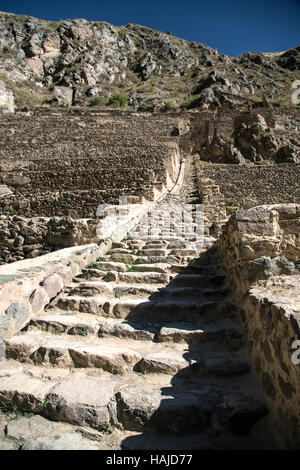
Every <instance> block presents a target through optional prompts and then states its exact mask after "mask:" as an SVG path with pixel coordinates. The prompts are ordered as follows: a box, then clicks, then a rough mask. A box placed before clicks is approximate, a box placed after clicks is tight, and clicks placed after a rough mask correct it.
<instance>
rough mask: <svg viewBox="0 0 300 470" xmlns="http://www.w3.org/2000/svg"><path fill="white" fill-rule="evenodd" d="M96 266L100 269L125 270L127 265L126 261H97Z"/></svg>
mask: <svg viewBox="0 0 300 470" xmlns="http://www.w3.org/2000/svg"><path fill="white" fill-rule="evenodd" d="M95 268H96V269H99V270H100V271H118V272H125V271H127V267H126V264H125V263H117V262H114V261H97V263H96V264H95Z"/></svg>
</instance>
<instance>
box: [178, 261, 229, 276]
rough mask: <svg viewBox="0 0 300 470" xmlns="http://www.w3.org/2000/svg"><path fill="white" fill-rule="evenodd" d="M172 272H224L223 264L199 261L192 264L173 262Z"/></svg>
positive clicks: (210, 273)
mask: <svg viewBox="0 0 300 470" xmlns="http://www.w3.org/2000/svg"><path fill="white" fill-rule="evenodd" d="M170 271H171V273H178V274H184V273H186V274H189V273H191V274H193V273H194V274H197V273H199V274H202V273H203V274H205V273H209V275H212V274H216V273H218V274H224V271H223V269H222V266H221V265H220V264H213V265H206V264H200V263H199V264H197V263H195V262H194V263H190V264H172V266H171V268H170Z"/></svg>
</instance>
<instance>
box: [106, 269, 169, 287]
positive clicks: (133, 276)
mask: <svg viewBox="0 0 300 470" xmlns="http://www.w3.org/2000/svg"><path fill="white" fill-rule="evenodd" d="M170 277H171V276H170V275H169V274H166V273H157V272H134V271H132V272H125V273H122V272H108V273H107V274H106V275H105V276H104V277H103V280H104V281H106V282H117V283H126V284H152V285H153V284H159V285H161V286H163V285H166V284H168V283H169V281H170Z"/></svg>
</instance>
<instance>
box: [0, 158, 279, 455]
mask: <svg viewBox="0 0 300 470" xmlns="http://www.w3.org/2000/svg"><path fill="white" fill-rule="evenodd" d="M171 199H172V202H174V203H178V202H180V203H181V204H182V203H187V202H188V203H199V202H200V201H199V200H198V198H197V189H196V181H195V170H194V167H193V162H192V160H191V161H189V162H188V164H187V166H186V177H185V181H184V184H183V186H182V187H181V189H180V193H179V194H177V195H175V196H172V198H171V197H170V196H166V197H165V199H164V201H162V202H164V203H166V202H168V203H170V201H171ZM168 210H169V211H170V209H165V211H168ZM171 212H172V210H171ZM152 215H153V220H152V222H153V223H154V229H155V230H156V233H154V234H153V233H152V231H151V229H153V225H152V226H151V227H150V226H149V225H145V224H141V225H140V227H139V228H138V229H139V233H140V236H139V237H138V238H135V239H133V238H131V237H128V239H126V240H123V241H122V242H120V243H114V244H113V246H112V249H111V250H110V252H109V253H107V255H106V256H104V257H103V258H101V259H99V260H98V261H97V263H96V264H95V265H91V266H88V267H87V268H86V269H84V270H83V272H82V274H81V275H80V276H77V277H76V278H74V279H73V282H72V284H71V285H69V286H68V287H67V288H65V289H64V291H63V292H62V293H61V294H60V295H59V296H58V298H56V299H55V300H54V301H53V302H52V304H51V305H50V306H48V308H47V309H46V310H45V311H44V312H43V313H42V314H41V315H40V316H39V317H37V318H35V319H34V320H32V321H31V322H30V324H29V325H28V326H27V327H26V328H25V329H24V330H23V331H22V332H21V333H20V334H18V335H16V336H14V337H13V338H11V339H9V340H7V341H6V348H7V359H8V361H7V363H6V364H4V365H2V366H1V367H0V376H1V380H0V404H2V409H3V406H4V407H5V406H7V407H9V406H10V404H11V403H13V406H14V407H16V408H17V409H18V410H19V411H21V412H32V413H35V414H39V415H41V416H44V417H45V418H47V419H50V420H51V422H55V421H56V422H65V423H69V424H71V425H72V429H75V430H76V432H77V431H78V429H81V433H82V432H83V431H82V429H85V431H84V432H85V434H84V435H85V436H87V437H88V436H89V435H90V436H91V435H92V436H93V433H95V432H96V431H100V432H102V433H106V434H103V436H104V437H103V439H102V441H101V442H100V443H98V444H97V445H98V448H103V449H104V448H105V449H107V448H115V449H121V448H122V449H186V450H192V449H247V448H250V449H251V448H252V449H261V448H270V447H273V443H272V439H271V433H270V427H269V423H268V410H267V409H266V407H265V405H264V403H263V401H262V399H261V396H260V392H259V389H258V388H257V385H256V381H255V379H254V377H253V375H252V372H251V370H250V366H249V357H248V351H247V349H246V347H245V344H244V342H243V335H242V330H241V326H240V317H241V313H240V312H239V311H238V309H237V308H236V306H235V304H234V302H233V299H232V296H231V292H230V289H229V286H228V285H227V283H226V279H225V276H224V273H223V271H222V267H221V264H220V260H219V255H218V250H217V247H216V246H215V243H214V239H212V238H210V237H206V242H205V244H204V246H203V247H201V248H200V249H199V247H198V245H197V244H196V243H195V240H194V239H193V233H192V228H193V227H194V224H195V213H194V214H193V215H192V222H191V224H190V225H189V226H188V229H186V226H185V225H183V226H182V227H181V228H182V231H181V236H178V224H179V223H180V221H179V218H180V217H179V214H177V215H178V220H177V219H176V216H177V215H176V213H175V214H174V220H175V223H173V225H172V224H171V227H170V230H169V231H168V232H167V233H164V232H165V226H164V224H163V223H161V210H159V209H158V210H157V213H156V211H155V209H154V211H153V214H152ZM155 230H154V232H155ZM82 426H83V427H84V428H82ZM78 427H79V428H78ZM108 432H110V434H107V433H108ZM89 433H90V434H89ZM105 436H106V437H105ZM5 439H6V440H7V439H8V438H7V437H6V438H5ZM48 439H50V437H48ZM91 439H94V438H93V437H91ZM7 442H8V440H7ZM51 442H52V441H51ZM61 445H62V447H63V444H61ZM78 445H79V444H78ZM93 445H95V444H93ZM83 448H84V446H83Z"/></svg>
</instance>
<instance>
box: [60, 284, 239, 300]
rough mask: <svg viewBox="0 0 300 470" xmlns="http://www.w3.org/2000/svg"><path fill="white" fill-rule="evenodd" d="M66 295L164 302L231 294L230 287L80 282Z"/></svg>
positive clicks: (66, 291) (68, 290)
mask: <svg viewBox="0 0 300 470" xmlns="http://www.w3.org/2000/svg"><path fill="white" fill-rule="evenodd" d="M64 293H67V294H68V295H70V296H82V297H93V296H101V297H107V298H123V297H128V298H135V297H138V298H141V299H146V298H149V297H150V298H151V299H152V300H159V299H161V300H164V299H165V298H166V297H168V298H172V297H174V298H178V297H185V298H194V297H195V298H197V299H199V298H202V300H205V298H211V297H215V298H217V297H219V298H224V297H225V296H226V295H228V294H229V293H230V289H229V287H227V286H225V287H219V288H217V289H215V288H206V289H205V288H204V289H201V288H197V287H168V286H166V287H159V286H156V285H151V284H145V285H132V284H127V285H126V284H124V285H120V284H115V283H109V282H105V281H80V282H76V283H73V284H70V285H69V286H68V287H66V288H65V289H64Z"/></svg>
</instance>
